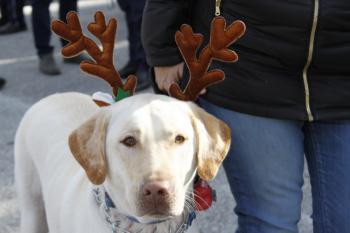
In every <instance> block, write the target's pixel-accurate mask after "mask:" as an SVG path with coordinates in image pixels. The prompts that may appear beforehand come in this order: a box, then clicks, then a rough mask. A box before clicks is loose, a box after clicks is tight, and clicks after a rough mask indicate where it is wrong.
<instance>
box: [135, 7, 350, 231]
mask: <svg viewBox="0 0 350 233" xmlns="http://www.w3.org/2000/svg"><path fill="white" fill-rule="evenodd" d="M220 3H221V5H220ZM349 11H350V1H348V0H324V1H320V0H311V1H302V0H295V1H277V0H266V1H261V0H246V1H239V0H228V1H225V0H224V1H218V0H204V1H195V0H192V1H185V0H176V1H175V0H157V1H155V0H149V1H148V2H147V3H146V7H145V11H144V16H143V20H144V22H143V28H142V31H143V34H142V39H143V43H144V47H145V51H146V56H147V61H148V63H149V64H150V65H151V66H152V67H153V68H154V74H155V82H156V84H157V85H158V88H159V89H160V90H161V91H164V92H167V91H168V88H169V86H170V85H171V84H172V83H173V82H183V81H184V80H185V79H186V75H184V77H182V76H183V66H184V65H183V61H182V58H181V55H180V53H179V51H178V49H177V48H176V45H175V42H174V34H175V32H176V30H177V29H179V28H180V25H181V24H183V23H189V24H190V25H191V26H192V27H193V28H194V31H195V32H200V33H202V34H204V36H205V38H207V39H208V38H209V27H210V22H211V20H212V18H213V17H214V16H215V15H222V16H223V17H224V18H226V20H227V21H228V23H232V22H233V21H234V20H237V19H239V20H242V21H244V22H245V23H246V26H247V32H246V35H245V36H244V37H243V38H241V39H240V40H239V41H237V42H236V43H235V44H233V45H232V49H234V50H235V51H236V52H237V53H238V54H239V56H240V60H239V61H238V62H237V63H234V64H223V63H220V62H214V63H213V64H212V67H211V68H220V69H222V70H224V72H225V74H226V79H225V81H224V82H222V83H221V84H219V85H214V86H212V87H210V88H208V90H207V92H206V94H205V95H203V96H202V97H201V98H200V100H199V103H200V104H201V106H202V107H204V108H205V109H206V110H207V111H208V112H210V113H212V114H214V115H216V116H217V117H219V118H221V119H223V120H224V121H226V122H227V123H228V124H229V125H230V126H231V128H232V135H231V136H232V146H231V150H230V154H229V156H228V157H227V159H226V160H225V162H224V167H225V170H226V174H227V177H228V180H229V184H230V187H231V190H232V192H233V195H234V197H235V199H236V202H237V206H236V208H235V213H236V214H237V216H238V223H239V227H238V230H237V232H244V233H282V232H283V233H287V232H288V233H295V232H298V228H297V223H298V221H299V220H300V212H301V201H302V185H303V168H304V155H305V157H306V160H307V164H308V167H309V172H310V179H311V185H312V197H313V215H312V218H313V225H314V232H315V233H331V232H348V231H349V229H350V222H349V219H350V211H349V207H350V143H349V142H350V65H349V59H348V58H349V57H350V33H349V32H350V14H347V12H349Z"/></svg>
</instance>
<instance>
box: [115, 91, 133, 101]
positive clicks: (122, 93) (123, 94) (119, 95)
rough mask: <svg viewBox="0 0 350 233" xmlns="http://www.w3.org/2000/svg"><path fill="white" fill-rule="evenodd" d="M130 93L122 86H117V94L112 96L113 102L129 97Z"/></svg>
mask: <svg viewBox="0 0 350 233" xmlns="http://www.w3.org/2000/svg"><path fill="white" fill-rule="evenodd" d="M129 96H130V93H129V92H128V91H124V90H123V89H122V88H118V92H117V96H116V97H115V98H114V100H115V102H118V101H119V100H122V99H124V98H126V97H129Z"/></svg>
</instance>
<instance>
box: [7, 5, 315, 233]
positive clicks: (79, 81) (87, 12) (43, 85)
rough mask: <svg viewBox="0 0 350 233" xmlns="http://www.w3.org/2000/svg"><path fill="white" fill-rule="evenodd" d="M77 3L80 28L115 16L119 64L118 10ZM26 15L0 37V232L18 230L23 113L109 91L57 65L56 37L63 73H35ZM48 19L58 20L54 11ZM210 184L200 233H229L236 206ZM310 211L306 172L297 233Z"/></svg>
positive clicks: (223, 186)
mask: <svg viewBox="0 0 350 233" xmlns="http://www.w3.org/2000/svg"><path fill="white" fill-rule="evenodd" d="M96 2H97V3H96ZM80 3H81V7H80V16H81V19H82V23H83V25H86V24H87V23H88V22H90V21H91V20H92V15H93V12H95V11H96V10H97V9H99V10H103V11H104V12H105V14H106V15H108V16H116V17H117V18H118V20H119V28H118V42H117V49H116V60H117V61H116V65H117V67H121V66H122V65H124V64H125V63H126V62H127V60H128V50H127V49H128V48H127V45H128V44H127V41H126V35H127V31H126V24H125V19H124V15H123V13H122V12H121V10H120V9H119V8H118V6H116V5H111V2H110V1H107V0H100V1H91V0H83V1H80ZM26 12H27V14H28V15H27V23H28V26H29V30H28V31H26V32H22V33H18V34H15V35H10V36H0V76H2V77H5V78H6V79H7V81H8V84H7V86H6V87H5V88H4V90H2V91H0V233H17V232H19V210H18V208H19V207H18V204H17V201H16V194H15V190H14V185H13V182H14V178H13V167H14V162H13V138H14V134H15V131H16V128H17V126H18V123H19V121H20V119H21V117H22V116H23V114H24V113H25V111H26V110H27V109H28V108H29V107H30V106H31V105H32V104H33V103H35V102H36V101H38V100H39V99H40V98H42V97H45V96H47V95H49V94H53V93H57V92H66V91H78V92H83V93H88V94H92V93H93V92H95V91H97V90H101V91H106V92H109V91H110V90H109V88H108V87H107V85H106V84H105V83H104V82H102V81H100V80H97V79H93V78H89V77H87V76H86V75H84V74H82V73H81V72H80V71H79V68H78V66H74V65H67V64H62V63H61V59H60V57H59V48H60V46H59V40H58V39H57V37H56V36H53V38H52V44H53V45H55V47H56V50H55V51H56V53H57V59H58V60H59V61H60V63H61V64H60V65H61V67H62V69H63V74H62V75H59V76H56V77H48V76H44V75H42V74H40V73H39V71H38V68H37V67H38V61H37V59H36V55H35V49H34V46H33V38H32V34H31V25H30V15H29V13H30V8H28V7H27V8H26ZM52 15H53V17H57V10H56V9H55V7H53V10H52ZM147 92H151V90H147ZM213 186H214V187H215V189H216V190H217V193H218V201H217V203H215V205H214V208H211V209H210V210H209V211H207V212H205V213H203V214H201V215H200V216H199V218H198V219H199V225H200V227H201V228H202V231H203V232H204V233H233V232H234V230H233V229H234V228H235V226H236V224H237V220H236V218H235V217H234V216H233V212H232V210H233V208H234V205H235V204H234V201H233V198H232V195H231V193H230V190H229V187H228V184H227V181H226V178H225V175H224V172H223V171H220V173H219V175H218V177H217V178H216V180H215V181H214V182H213ZM310 213H311V197H310V184H309V179H308V174H307V171H305V186H304V201H303V211H302V220H301V222H300V223H299V226H300V232H301V233H311V232H312V223H311V219H310V217H309V216H310Z"/></svg>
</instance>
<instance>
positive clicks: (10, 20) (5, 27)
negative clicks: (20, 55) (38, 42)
mask: <svg viewBox="0 0 350 233" xmlns="http://www.w3.org/2000/svg"><path fill="white" fill-rule="evenodd" d="M23 7H24V0H1V1H0V9H1V16H2V17H1V20H0V35H4V34H11V33H16V32H21V31H25V30H27V25H26V23H25V19H24V15H23Z"/></svg>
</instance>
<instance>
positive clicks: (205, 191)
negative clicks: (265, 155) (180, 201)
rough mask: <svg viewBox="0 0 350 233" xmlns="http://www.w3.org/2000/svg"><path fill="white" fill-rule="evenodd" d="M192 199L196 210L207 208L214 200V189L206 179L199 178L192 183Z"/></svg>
mask: <svg viewBox="0 0 350 233" xmlns="http://www.w3.org/2000/svg"><path fill="white" fill-rule="evenodd" d="M194 200H195V203H196V210H197V211H204V210H207V209H209V208H210V207H211V205H212V203H213V201H216V194H215V190H213V189H212V188H211V187H210V185H209V184H208V183H207V182H206V181H204V180H202V179H199V180H198V182H197V183H195V185H194Z"/></svg>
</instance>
